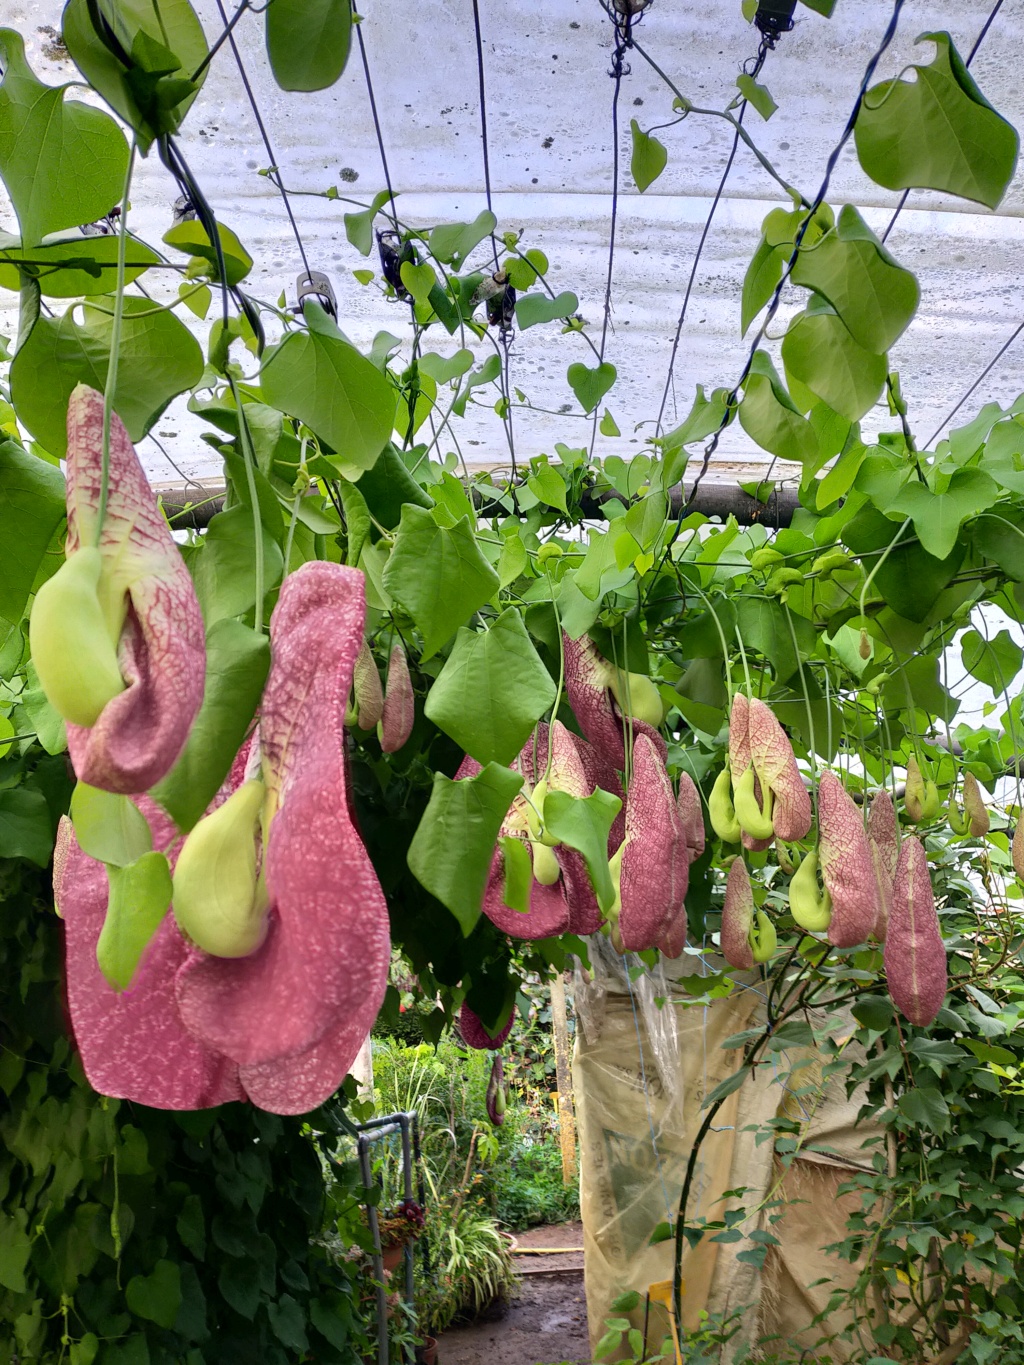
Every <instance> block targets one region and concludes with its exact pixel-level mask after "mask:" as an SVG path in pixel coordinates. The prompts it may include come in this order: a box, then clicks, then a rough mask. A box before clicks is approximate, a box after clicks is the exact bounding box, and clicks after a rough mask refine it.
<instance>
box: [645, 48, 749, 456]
mask: <svg viewBox="0 0 1024 1365" xmlns="http://www.w3.org/2000/svg"><path fill="white" fill-rule="evenodd" d="M774 46H775V43H774V41H772V42H771V43H769V42H768V41H767V40H766V39H765V38H762V39H761V42H760V44H759V45H758V49H757V56H756V57H755V58H754V59H753V62H752V63H751V62H749V61H748V62H744V64H743V69H744V71H745V72H746V74H747V75H748V76H749V77H750V78H751V80H756V79H757V77H758V76H759V75H760V72H761V68H762V67H763V66H764V63H765V58H766V57H767V56H768V53H769V51H770V50H771V48H774ZM746 112H747V101H746V100H743V102H742V103H741V104H740V110H739V114H738V115H737V118H736V130H735V132H734V133H733V138H732V146H731V147H730V149H729V156H728V158H727V159H726V163H725V169H724V170H723V172H722V178H721V180H720V181H719V182H718V189H717V190H716V191H715V197H714V199H712V201H711V208H710V209H709V211H708V216H707V218H706V219H705V220H704V228H703V230H702V232H701V234H700V241H699V242H698V243H697V251H696V254H695V255H694V258H693V265H692V266H691V267H690V278H689V279H688V280H687V282H686V292H685V293H684V294H683V304H682V307H681V308H680V310H679V320H678V321H677V323H676V334H675V337H674V338H673V340H672V353H671V355H670V356H669V362H668V374H667V375H666V376H665V388H664V390H663V391H662V395H661V406H660V407H659V409H658V421H657V423H656V425H655V428H654V434H655V436H656V437H657V436H660V435H661V429H662V421H663V419H664V416H665V408H666V406H667V404H668V396H669V394H670V392H671V391H672V380H673V372H674V370H675V364H676V356H677V354H678V352H679V342H680V340H681V339H682V335H683V325H684V323H685V322H686V310H687V308H688V307H689V306H690V295H691V294H692V292H693V285H694V281H695V280H696V278H697V267H698V266H699V265H700V259H701V256H702V254H703V252H704V246H705V244H706V242H707V240H708V234H709V233H710V231H711V224H712V222H713V220H714V217H715V213H716V212H717V211H718V205H719V203H720V202H721V198H722V194H723V193H724V191H725V182H726V181H727V180H728V179H729V175H730V173H731V171H732V166H733V162H734V161H735V159H736V152H737V149H738V148H739V145H740V125H741V124H742V123H743V115H744V114H745V113H746Z"/></svg>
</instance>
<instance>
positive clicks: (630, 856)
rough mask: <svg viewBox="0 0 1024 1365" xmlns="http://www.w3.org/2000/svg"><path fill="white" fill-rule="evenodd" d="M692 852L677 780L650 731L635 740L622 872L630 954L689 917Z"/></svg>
mask: <svg viewBox="0 0 1024 1365" xmlns="http://www.w3.org/2000/svg"><path fill="white" fill-rule="evenodd" d="M689 866H690V856H689V849H688V846H687V842H686V833H685V831H684V829H683V826H682V822H681V821H680V819H679V813H678V811H677V809H676V800H675V794H674V792H673V791H672V783H671V781H670V779H669V775H668V773H667V772H666V770H665V764H664V761H663V760H662V757H661V755H660V754H659V753H658V750H657V749H656V748H655V746H654V744H653V743H652V741H651V740H650V739H649V738H648V737H647V735H637V736H636V737H635V738H634V740H633V772H632V776H631V778H630V783H629V790H628V791H627V793H626V834H625V840H624V843H623V852H622V862H621V868H620V876H619V888H620V890H619V901H620V910H619V936H620V939H621V941H622V946H623V948H625V949H626V950H627V951H628V952H642V951H643V950H644V949H646V948H653V947H655V946H656V945H657V943H658V941H659V939H660V938H662V937H663V936H667V941H669V942H670V943H671V942H672V938H671V934H670V930H672V929H673V928H675V927H676V926H677V922H678V919H679V917H680V915H682V916H683V917H685V908H684V902H685V899H686V890H687V883H688V881H689Z"/></svg>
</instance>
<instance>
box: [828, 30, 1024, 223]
mask: <svg viewBox="0 0 1024 1365" xmlns="http://www.w3.org/2000/svg"><path fill="white" fill-rule="evenodd" d="M925 39H929V40H930V41H932V42H934V43H935V49H936V51H935V57H934V60H933V61H932V62H931V63H930V64H929V65H928V66H918V65H915V66H914V67H912V68H911V69H912V70H913V72H914V75H915V79H914V80H913V81H909V80H906V79H904V78H903V77H897V78H896V79H894V80H886V81H882V82H880V83H879V84H878V85H875V86H873V87H872V88H871V89H870V90H869V91H868V92H867V94H866V95H865V97H864V101H863V103H862V104H861V108H860V113H859V115H858V117H857V124H856V127H855V128H854V137H855V139H856V143H857V155H858V157H859V158H860V164H861V165H862V166H863V167H864V170H865V171H866V172H867V173H868V175H870V176H871V178H872V180H875V181H877V183H878V184H879V185H884V186H885V188H886V189H890V190H903V189H909V188H912V187H913V188H918V189H933V190H945V191H947V192H948V193H950V194H956V195H959V196H960V197H961V198H963V199H972V200H975V201H976V202H978V203H981V204H986V205H987V206H988V207H989V208H990V209H994V208H995V207H996V205H997V204H998V203H999V201H1000V199H1002V197H1003V195H1004V194H1005V192H1006V187H1007V185H1008V184H1009V183H1010V179H1011V177H1012V175H1013V171H1014V167H1015V166H1016V164H1017V147H1018V138H1017V134H1016V132H1015V131H1014V129H1013V127H1012V126H1011V125H1010V124H1009V123H1007V121H1006V120H1005V119H1004V118H1003V117H1002V116H1001V115H1000V114H998V113H997V112H996V111H995V109H993V108H992V106H991V105H990V104H989V102H988V101H987V100H986V99H985V97H984V95H983V94H982V93H981V91H980V90H979V89H978V86H977V85H976V83H975V81H974V79H973V78H972V76H971V74H970V72H969V71H968V70H967V68H966V67H965V66H964V63H963V61H962V59H961V57H960V54H959V53H958V52H957V50H956V48H955V47H954V46H953V42H952V39H951V38H950V36H949V34H948V33H925V34H923V35H922V37H921V39H919V41H924V40H925Z"/></svg>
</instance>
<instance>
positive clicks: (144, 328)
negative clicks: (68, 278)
mask: <svg viewBox="0 0 1024 1365" xmlns="http://www.w3.org/2000/svg"><path fill="white" fill-rule="evenodd" d="M111 305H112V300H111V301H106V300H105V301H104V303H103V304H102V306H101V305H100V304H99V303H98V302H91V303H86V304H84V305H83V307H82V314H83V321H82V323H81V325H79V323H77V322H76V321H75V317H74V310H73V309H71V308H69V309H68V310H67V312H66V313H65V314H64V315H63V317H58V318H47V317H40V318H38V319H37V320H36V323H35V326H34V327H33V328H32V331H31V332H30V333H29V336H28V339H27V340H26V342H25V344H24V345H23V346H22V347H21V348H20V350H19V351H18V353H17V355H16V356H15V357H14V361H13V362H12V364H11V393H12V395H13V401H14V405H15V407H16V408H17V411H18V417H19V419H20V420H21V421H22V422H23V423H24V425H25V426H26V427H27V428H28V430H29V431H30V432H31V433H32V435H33V436H34V437H35V438H36V440H37V441H38V442H39V443H40V445H42V446H43V448H44V449H45V450H48V451H49V452H50V454H51V455H60V456H62V455H63V454H64V452H65V450H66V449H67V443H68V440H67V415H68V399H69V398H70V397H71V391H72V389H73V388H74V387H75V385H76V384H88V385H89V386H90V388H94V389H99V390H100V391H102V389H103V387H104V385H105V383H106V378H107V362H108V360H109V358H110V333H111V326H112V322H113V317H112V313H113V309H112V306H111ZM202 373H203V353H202V351H201V349H200V347H199V343H198V342H197V341H196V339H195V337H193V335H192V334H191V332H190V331H189V330H188V328H187V327H186V326H185V324H184V323H183V322H180V321H179V320H178V318H176V317H175V316H174V314H173V313H170V312H167V311H165V310H163V309H160V308H154V306H153V303H152V301H151V300H150V299H137V298H126V299H125V300H124V318H123V321H122V327H121V360H120V364H119V365H118V370H117V391H116V393H115V394H114V409H115V411H116V412H117V414H118V416H119V417H120V418H121V420H122V421H123V422H124V424H125V426H126V427H127V428H128V434H129V436H131V438H132V440H133V441H139V440H141V439H142V437H143V436H145V434H146V433H147V431H149V429H150V427H151V426H152V425H153V423H154V422H155V421H156V420H157V419H158V418H159V416H160V414H161V413H162V412H163V411H164V409H165V408H166V407H167V404H168V403H169V402H170V401H171V399H172V398H174V397H176V395H177V394H179V393H183V392H184V391H185V390H186V389H190V388H192V387H193V385H195V384H197V383H198V382H199V380H200V378H201V376H202Z"/></svg>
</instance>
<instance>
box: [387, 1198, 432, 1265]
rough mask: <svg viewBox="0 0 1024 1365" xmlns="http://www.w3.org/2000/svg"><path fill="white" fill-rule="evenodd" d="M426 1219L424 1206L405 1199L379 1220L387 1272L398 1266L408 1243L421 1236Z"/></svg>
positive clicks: (413, 1200)
mask: <svg viewBox="0 0 1024 1365" xmlns="http://www.w3.org/2000/svg"><path fill="white" fill-rule="evenodd" d="M425 1218H426V1214H425V1211H424V1208H423V1205H422V1204H420V1203H418V1202H417V1201H416V1200H415V1199H403V1200H402V1202H401V1203H400V1204H396V1205H395V1207H394V1208H393V1209H390V1210H389V1211H388V1212H387V1213H385V1214H383V1215H382V1216H380V1217H379V1218H378V1227H379V1229H380V1249H381V1260H382V1261H383V1263H384V1269H385V1270H386V1271H392V1270H394V1269H395V1267H396V1266H397V1265H398V1263H399V1261H400V1260H401V1259H402V1252H403V1250H404V1249H405V1245H406V1243H407V1242H414V1241H415V1240H416V1239H417V1238H418V1237H419V1236H421V1234H422V1232H423V1224H424V1221H425Z"/></svg>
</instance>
